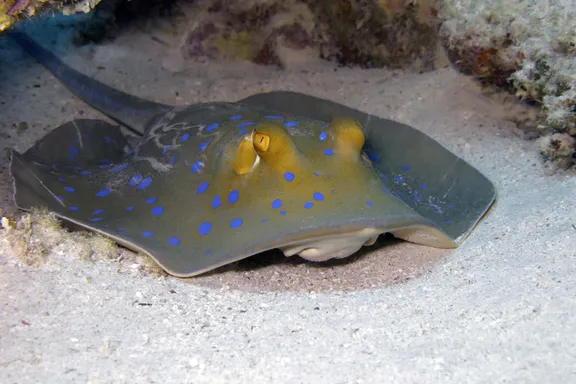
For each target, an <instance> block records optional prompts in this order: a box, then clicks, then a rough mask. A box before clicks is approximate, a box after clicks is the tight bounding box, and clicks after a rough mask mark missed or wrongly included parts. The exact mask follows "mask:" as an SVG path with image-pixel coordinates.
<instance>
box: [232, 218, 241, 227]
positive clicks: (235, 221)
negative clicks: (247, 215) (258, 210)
mask: <svg viewBox="0 0 576 384" xmlns="http://www.w3.org/2000/svg"><path fill="white" fill-rule="evenodd" d="M241 225H242V219H233V220H232V221H231V222H230V228H238V227H239V226H241Z"/></svg>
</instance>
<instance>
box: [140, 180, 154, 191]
mask: <svg viewBox="0 0 576 384" xmlns="http://www.w3.org/2000/svg"><path fill="white" fill-rule="evenodd" d="M150 184H152V179H151V178H149V177H147V178H145V179H144V180H142V181H141V182H140V183H139V184H138V187H137V188H138V189H139V190H144V189H146V188H148V187H149V186H150Z"/></svg>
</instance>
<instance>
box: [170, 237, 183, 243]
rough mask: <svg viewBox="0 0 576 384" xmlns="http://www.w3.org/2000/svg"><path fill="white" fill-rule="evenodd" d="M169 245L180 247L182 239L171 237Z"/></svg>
mask: <svg viewBox="0 0 576 384" xmlns="http://www.w3.org/2000/svg"><path fill="white" fill-rule="evenodd" d="M168 244H170V245H179V244H180V239H179V238H177V237H169V238H168Z"/></svg>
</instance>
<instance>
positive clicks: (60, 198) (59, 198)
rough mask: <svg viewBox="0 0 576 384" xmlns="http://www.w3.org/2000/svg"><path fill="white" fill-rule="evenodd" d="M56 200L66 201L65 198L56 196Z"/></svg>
mask: <svg viewBox="0 0 576 384" xmlns="http://www.w3.org/2000/svg"><path fill="white" fill-rule="evenodd" d="M56 198H57V199H58V200H60V201H64V197H62V196H56Z"/></svg>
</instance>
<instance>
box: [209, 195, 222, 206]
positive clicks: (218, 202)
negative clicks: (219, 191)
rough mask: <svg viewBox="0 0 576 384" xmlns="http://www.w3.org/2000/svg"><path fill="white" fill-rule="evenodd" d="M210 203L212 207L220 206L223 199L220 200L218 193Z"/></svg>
mask: <svg viewBox="0 0 576 384" xmlns="http://www.w3.org/2000/svg"><path fill="white" fill-rule="evenodd" d="M210 205H211V206H212V208H218V207H219V206H221V205H222V200H220V196H218V195H216V196H214V198H213V199H212V203H211V204H210Z"/></svg>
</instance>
